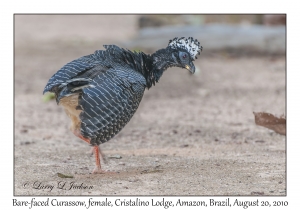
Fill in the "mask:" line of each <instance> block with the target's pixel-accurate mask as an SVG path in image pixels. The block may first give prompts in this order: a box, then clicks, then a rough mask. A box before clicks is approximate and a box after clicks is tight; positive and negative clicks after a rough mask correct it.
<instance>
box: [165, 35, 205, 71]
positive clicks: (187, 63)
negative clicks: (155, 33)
mask: <svg viewBox="0 0 300 210" xmlns="http://www.w3.org/2000/svg"><path fill="white" fill-rule="evenodd" d="M202 48H203V47H202V46H200V42H199V41H197V39H193V38H192V37H189V38H184V37H181V38H177V37H176V38H174V39H173V40H170V42H169V45H168V47H167V49H168V51H169V52H170V53H171V56H172V59H171V62H172V66H177V67H180V68H184V69H187V70H189V71H190V72H191V73H192V74H194V73H195V65H194V63H193V61H194V60H195V59H197V56H196V55H197V54H198V55H200V51H202Z"/></svg>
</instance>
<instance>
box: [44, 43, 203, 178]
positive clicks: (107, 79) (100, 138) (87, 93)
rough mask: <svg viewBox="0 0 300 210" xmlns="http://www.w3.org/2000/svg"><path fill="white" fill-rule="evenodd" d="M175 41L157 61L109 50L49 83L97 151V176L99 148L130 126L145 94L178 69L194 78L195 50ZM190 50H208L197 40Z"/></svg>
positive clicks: (78, 63) (76, 131) (74, 63)
mask: <svg viewBox="0 0 300 210" xmlns="http://www.w3.org/2000/svg"><path fill="white" fill-rule="evenodd" d="M174 40H175V41H176V40H177V39H176V38H175V39H174ZM180 40H181V39H180ZM175 41H174V42H172V43H173V44H172V43H171V44H170V45H169V46H168V47H167V48H165V49H161V50H158V51H157V52H155V53H154V54H152V55H146V54H144V53H143V52H131V51H129V50H125V49H122V48H119V47H117V46H115V45H104V47H105V49H106V50H97V51H95V53H94V54H91V55H87V56H83V57H81V58H79V59H76V60H74V61H72V62H70V63H68V64H66V65H65V66H64V67H62V68H61V69H60V70H59V71H58V72H56V73H55V74H54V75H53V76H52V77H51V78H50V79H49V81H48V83H47V85H46V87H45V89H44V93H45V92H48V91H50V92H54V93H55V95H56V101H57V103H58V104H60V105H62V106H63V107H64V108H65V111H66V113H67V115H68V116H69V117H70V118H71V120H72V125H71V130H72V131H73V133H74V134H75V135H76V136H78V137H80V138H81V139H83V140H84V141H86V142H88V143H90V144H91V145H92V146H94V149H95V156H96V169H95V170H94V172H95V173H97V172H101V167H100V160H98V159H99V156H98V149H99V148H98V145H99V144H101V143H104V142H107V141H109V140H110V139H111V138H112V137H114V136H115V135H116V134H117V133H118V132H119V131H120V130H121V129H122V128H123V127H124V126H125V125H126V124H127V123H128V121H129V120H130V119H131V118H132V116H133V114H134V113H135V111H136V110H137V108H138V106H139V103H140V101H141V100H142V97H143V94H144V91H145V88H148V89H149V88H150V87H152V85H155V83H156V82H158V80H159V79H160V77H161V76H162V74H163V72H164V71H165V70H166V69H167V68H169V67H172V66H177V67H181V68H185V69H188V70H189V71H190V72H192V73H194V71H195V67H194V64H193V62H192V61H193V60H194V57H193V56H194V54H195V49H194V48H188V47H185V48H183V47H182V44H181V43H180V44H181V45H179V44H178V46H177V44H176V43H177V42H178V41H176V42H175ZM188 44H191V45H192V46H197V47H198V48H197V49H196V50H197V52H198V51H199V50H200V49H202V47H200V43H199V42H198V41H197V40H195V41H194V40H193V39H192V38H189V39H188ZM97 157H98V158H97Z"/></svg>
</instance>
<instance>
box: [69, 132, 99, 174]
mask: <svg viewBox="0 0 300 210" xmlns="http://www.w3.org/2000/svg"><path fill="white" fill-rule="evenodd" d="M73 133H74V135H75V136H77V137H79V138H80V139H82V140H83V141H85V142H87V143H88V144H90V142H91V141H90V139H88V138H85V137H83V136H82V135H81V134H80V132H79V131H74V132H73ZM99 151H100V148H99V146H94V147H93V152H94V155H95V160H96V166H95V168H94V170H93V174H99V173H105V171H103V170H102V169H101V164H100V155H101V153H100V152H99ZM101 157H102V155H101ZM102 158H103V157H102Z"/></svg>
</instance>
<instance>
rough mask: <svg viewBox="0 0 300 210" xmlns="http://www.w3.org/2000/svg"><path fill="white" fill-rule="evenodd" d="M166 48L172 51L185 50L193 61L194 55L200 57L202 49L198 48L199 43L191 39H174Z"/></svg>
mask: <svg viewBox="0 0 300 210" xmlns="http://www.w3.org/2000/svg"><path fill="white" fill-rule="evenodd" d="M168 46H169V47H171V48H172V49H178V48H181V49H185V50H187V51H188V52H189V54H190V56H191V58H192V59H193V60H195V59H197V57H196V55H197V54H199V55H200V51H202V48H203V47H202V46H200V42H199V41H198V40H197V39H193V37H189V38H184V37H181V38H178V37H175V38H174V39H173V40H170V42H169V45H168Z"/></svg>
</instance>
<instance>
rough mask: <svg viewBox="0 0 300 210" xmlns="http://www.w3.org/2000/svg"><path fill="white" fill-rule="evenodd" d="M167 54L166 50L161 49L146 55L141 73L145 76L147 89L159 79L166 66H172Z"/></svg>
mask: <svg viewBox="0 0 300 210" xmlns="http://www.w3.org/2000/svg"><path fill="white" fill-rule="evenodd" d="M167 55H168V52H167V50H166V49H161V50H158V51H156V52H155V53H153V54H152V55H148V56H147V57H146V60H145V63H146V66H145V67H146V69H145V71H143V75H144V77H145V78H146V81H147V87H148V89H149V88H150V87H152V85H155V83H156V82H158V81H159V79H160V77H161V76H162V75H163V73H164V71H165V70H167V68H169V67H172V65H171V61H169V59H168V58H169V56H167Z"/></svg>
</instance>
